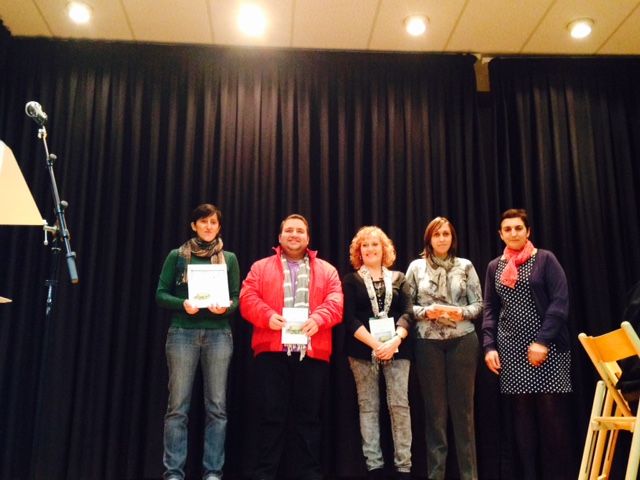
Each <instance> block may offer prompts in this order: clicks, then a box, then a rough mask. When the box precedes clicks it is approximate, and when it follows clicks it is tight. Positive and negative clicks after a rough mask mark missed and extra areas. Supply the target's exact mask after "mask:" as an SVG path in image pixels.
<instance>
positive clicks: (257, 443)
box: [252, 353, 329, 480]
mask: <svg viewBox="0 0 640 480" xmlns="http://www.w3.org/2000/svg"><path fill="white" fill-rule="evenodd" d="M328 372H329V364H328V363H327V362H323V361H321V360H314V359H312V358H309V357H305V358H304V359H303V360H302V361H300V356H299V354H292V355H291V356H287V354H286V353H261V354H259V355H258V356H257V357H256V358H255V376H256V388H257V392H256V394H257V395H256V401H257V402H258V425H257V429H256V436H255V439H254V450H253V455H254V462H253V471H252V478H254V479H256V480H257V479H268V480H272V479H275V478H276V475H277V473H278V467H279V464H280V461H281V459H283V460H285V459H286V461H287V462H290V464H291V465H290V467H291V469H290V470H291V471H292V472H293V477H294V478H296V479H300V480H319V479H321V478H322V473H321V468H320V450H321V437H322V426H321V423H320V409H321V402H322V397H323V390H324V386H325V383H326V379H327V376H328ZM287 427H289V430H288V428H287ZM285 447H286V452H285ZM283 453H284V455H283Z"/></svg>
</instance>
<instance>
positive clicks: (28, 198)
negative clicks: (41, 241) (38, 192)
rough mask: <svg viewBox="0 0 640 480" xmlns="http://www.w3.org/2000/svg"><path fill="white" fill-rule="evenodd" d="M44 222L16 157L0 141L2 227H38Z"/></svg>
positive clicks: (0, 210)
mask: <svg viewBox="0 0 640 480" xmlns="http://www.w3.org/2000/svg"><path fill="white" fill-rule="evenodd" d="M43 224H44V221H43V219H42V215H41V214H40V210H38V206H37V205H36V202H35V200H34V199H33V195H31V190H29V187H28V186H27V182H26V181H25V179H24V177H23V176H22V172H21V171H20V167H19V166H18V162H16V157H14V156H13V152H12V151H11V149H10V148H9V147H8V146H7V145H6V144H5V143H4V142H3V141H2V140H0V225H38V226H40V227H41V226H42V225H43Z"/></svg>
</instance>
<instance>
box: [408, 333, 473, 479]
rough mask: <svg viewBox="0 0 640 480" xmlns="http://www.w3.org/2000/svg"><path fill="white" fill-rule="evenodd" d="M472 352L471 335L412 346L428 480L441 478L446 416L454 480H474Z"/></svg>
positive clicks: (443, 474) (444, 461)
mask: <svg viewBox="0 0 640 480" xmlns="http://www.w3.org/2000/svg"><path fill="white" fill-rule="evenodd" d="M478 352H479V342H478V337H477V335H476V333H475V332H471V333H468V334H467V335H464V336H462V337H459V338H452V339H448V340H423V339H418V340H416V343H415V356H416V360H415V366H416V372H417V374H418V381H419V384H420V392H421V394H422V398H423V400H424V410H425V423H426V425H425V437H426V443H427V476H428V478H429V479H434V480H438V479H443V478H445V467H446V464H447V453H448V442H447V418H448V415H451V424H452V426H453V434H454V436H455V446H456V454H457V455H456V456H457V457H458V468H459V471H460V478H461V479H464V480H471V479H477V478H478V467H477V463H476V439H475V428H474V413H473V412H474V409H473V395H474V391H475V382H476V369H477V365H478Z"/></svg>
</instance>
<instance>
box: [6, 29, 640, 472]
mask: <svg viewBox="0 0 640 480" xmlns="http://www.w3.org/2000/svg"><path fill="white" fill-rule="evenodd" d="M3 59H4V63H3V64H4V65H6V67H7V68H5V72H4V74H3V76H2V78H0V138H1V139H2V140H4V141H5V142H6V143H7V144H8V145H9V146H10V147H11V148H12V149H13V151H14V153H15V155H16V158H17V160H18V162H19V164H20V167H21V169H22V171H23V174H24V175H25V177H26V179H27V182H28V184H29V186H30V187H31V189H32V191H33V193H34V197H35V198H36V201H37V203H38V205H39V207H40V209H41V211H42V213H43V214H44V215H46V216H47V218H48V219H49V221H51V220H52V217H53V216H52V202H51V193H50V188H49V184H48V178H47V172H46V170H45V168H44V166H45V165H44V154H43V151H42V147H41V145H40V142H39V140H38V139H37V138H36V133H37V127H36V125H35V124H33V123H32V122H31V120H30V119H28V118H26V117H25V115H24V105H25V103H26V102H27V101H30V100H37V101H39V102H40V103H41V104H42V106H43V107H44V109H45V110H46V112H47V113H48V115H49V119H50V123H49V125H48V126H47V129H48V133H49V138H48V140H49V147H50V150H51V152H53V153H55V154H56V155H57V156H58V160H57V161H56V164H55V171H56V175H57V178H58V185H59V189H60V192H61V195H62V198H63V199H64V200H66V201H68V202H69V207H68V209H67V220H68V223H69V229H70V231H71V234H72V238H71V244H72V247H73V248H74V250H75V251H76V252H77V255H78V269H79V276H80V283H79V285H77V286H71V285H70V284H69V282H68V274H67V272H66V270H65V268H66V265H65V264H64V263H62V264H61V265H60V275H59V277H60V283H59V286H58V295H57V298H56V304H55V310H54V315H53V316H52V317H51V318H45V315H44V300H45V293H46V290H45V288H44V281H45V279H47V278H49V277H50V263H51V254H50V251H49V249H48V248H46V247H44V246H43V245H42V233H41V231H39V230H38V229H34V228H24V227H6V226H3V227H1V228H0V247H1V248H0V265H2V266H3V274H2V275H0V295H3V296H7V297H11V298H13V300H14V302H13V303H12V304H9V305H1V306H0V411H3V412H5V415H2V416H0V471H2V472H7V473H8V476H9V478H17V479H32V478H34V479H39V478H48V479H78V478H85V479H92V480H94V479H95V480H100V479H105V480H107V479H109V480H110V479H114V478H131V479H133V478H159V477H160V475H161V472H162V466H161V454H162V421H163V416H164V410H165V408H166V399H167V388H166V384H167V378H166V376H167V375H166V362H165V357H164V341H165V336H166V330H167V320H166V315H165V314H164V312H162V311H161V310H160V309H159V308H158V307H157V306H156V305H155V302H154V294H155V287H156V282H157V278H158V274H159V271H160V268H161V266H162V262H163V260H164V258H165V256H166V254H167V253H168V251H169V250H170V249H171V248H175V247H177V246H178V245H180V244H181V243H182V242H183V241H184V240H185V239H186V238H188V236H190V229H189V225H188V213H189V212H190V210H191V209H192V208H193V207H194V206H195V205H197V204H198V203H201V202H205V201H207V202H213V203H216V204H217V205H218V206H220V207H221V209H222V212H223V217H224V218H223V226H222V232H221V234H222V236H223V238H224V241H225V246H226V248H228V249H229V250H230V251H233V252H235V253H236V254H237V256H238V259H239V261H240V266H241V273H242V275H245V274H246V273H247V271H248V269H249V267H250V265H251V263H252V262H253V261H255V260H257V259H258V258H261V257H264V256H266V255H269V254H270V249H271V247H272V246H273V245H275V244H276V243H277V233H278V232H277V229H278V226H279V222H280V220H281V219H282V218H283V217H284V216H285V215H287V214H289V213H292V212H299V213H302V214H304V215H306V216H308V218H309V219H310V222H311V246H312V248H317V249H318V250H319V252H320V256H321V257H322V258H325V259H327V260H329V261H330V262H331V263H333V264H334V265H336V267H338V269H339V270H340V272H341V273H343V274H344V273H346V272H348V271H349V270H350V267H349V264H348V245H349V242H350V240H351V238H352V236H353V235H354V234H355V232H356V230H357V229H358V228H359V227H360V226H362V225H365V224H377V225H379V226H381V227H382V228H383V229H384V230H385V231H386V232H387V233H388V234H389V236H390V237H391V238H392V239H393V240H394V243H395V245H396V249H397V251H398V259H397V264H396V268H397V269H399V270H403V271H404V270H405V269H406V267H407V265H408V263H409V262H410V260H412V259H413V258H415V257H417V255H418V252H420V251H421V250H422V245H421V243H422V236H423V231H424V228H425V226H426V223H427V221H428V220H429V219H431V218H432V217H434V216H436V215H445V216H448V217H449V218H451V219H452V221H453V222H454V224H455V226H456V229H457V231H458V236H459V246H458V251H459V253H460V255H461V256H463V257H466V258H470V259H471V260H472V261H473V262H474V264H475V266H476V269H477V270H478V273H479V274H480V276H481V278H484V276H483V274H484V270H485V267H486V264H487V262H488V261H489V260H490V259H491V258H493V257H494V256H496V255H497V254H498V252H500V251H501V245H500V243H499V238H498V236H497V234H496V230H497V218H498V216H499V213H500V212H501V211H502V210H504V209H506V208H508V207H511V206H522V207H526V208H528V209H529V210H530V214H531V218H532V227H533V240H534V242H535V243H536V244H537V245H538V246H540V247H541V248H549V249H551V250H553V251H554V252H555V253H556V254H557V255H558V257H559V259H560V261H561V262H562V263H563V265H564V266H565V268H566V270H567V273H568V276H569V280H570V288H571V293H572V314H571V319H570V321H571V325H572V330H573V333H575V334H577V332H578V331H581V330H586V331H589V332H590V333H597V332H598V331H604V330H607V329H610V328H611V327H613V326H614V325H615V324H616V323H619V322H618V319H617V317H616V315H617V314H619V312H621V311H622V302H623V297H624V290H625V288H627V287H628V286H630V285H631V284H632V283H633V282H634V280H636V279H637V277H638V276H640V256H639V255H640V253H639V252H638V250H637V249H636V248H633V247H634V246H635V244H637V239H638V238H640V232H639V231H638V229H639V228H640V227H639V226H638V222H637V219H638V218H639V215H638V207H639V203H640V196H639V194H638V192H637V189H636V188H634V186H635V185H638V183H639V181H640V163H639V162H638V161H637V159H638V153H639V151H640V143H639V142H640V118H638V116H639V115H640V113H638V112H640V104H639V103H640V88H639V87H638V85H640V82H638V80H640V78H639V77H640V69H639V67H638V61H637V60H636V59H617V60H611V61H609V60H599V59H598V60H597V59H557V60H544V59H528V60H514V59H496V60H494V61H492V62H491V82H492V87H493V92H492V94H491V95H488V96H487V95H485V96H482V97H479V96H478V94H476V92H475V80H474V72H473V62H474V60H475V59H474V57H472V56H467V55H426V54H384V53H356V52H319V51H293V50H268V49H259V50H256V49H240V48H234V49H231V48H211V47H199V46H167V45H141V44H126V43H113V42H82V41H48V40H42V39H18V38H11V39H9V40H5V39H1V38H0V62H2V61H3ZM633 239H635V240H633ZM634 242H635V243H634ZM250 334H251V332H250V328H249V326H248V324H247V323H246V322H244V321H243V320H242V319H240V318H238V319H237V322H236V324H235V325H234V345H235V350H234V361H233V364H232V367H231V372H230V392H229V430H228V442H227V443H228V444H227V465H226V473H227V476H228V477H229V478H234V477H235V478H237V477H238V476H239V475H240V474H241V473H242V468H243V464H244V461H245V459H246V455H245V454H246V449H247V447H248V441H249V439H250V437H251V430H250V425H251V415H252V411H253V405H254V404H253V402H254V401H255V398H254V395H253V390H252V382H251V375H252V368H251V349H250V343H249V342H250ZM343 336H344V331H343V330H342V329H341V328H340V327H339V328H337V329H336V331H335V335H334V338H335V346H334V351H335V355H334V358H333V364H332V375H331V382H330V388H329V389H328V391H327V397H326V402H325V403H326V408H325V411H324V416H325V420H326V421H325V422H324V428H325V437H324V438H325V443H324V446H323V461H324V464H325V470H326V472H327V474H328V478H340V477H348V476H357V475H362V474H364V463H363V459H362V457H361V455H362V454H361V451H360V437H359V431H358V424H357V404H356V396H355V389H354V385H353V379H352V377H351V373H350V371H349V368H348V365H347V363H346V358H345V356H344V352H343V349H342V344H343ZM574 358H575V359H576V362H575V370H576V372H575V374H576V379H577V382H576V385H577V390H578V393H579V394H581V392H582V389H583V387H582V384H583V382H584V383H585V385H586V387H584V388H585V389H586V391H587V392H588V393H586V394H585V395H584V396H585V397H587V398H590V397H591V391H592V382H591V379H592V376H591V374H590V372H591V370H590V366H589V365H587V364H586V363H585V362H583V359H582V356H581V352H579V350H578V349H577V348H576V353H575V355H574ZM585 372H586V373H585ZM583 377H585V378H584V380H583ZM477 392H478V395H477V417H478V428H477V430H478V438H479V441H478V452H479V467H480V474H481V476H483V478H499V477H502V478H508V477H509V476H510V474H511V470H512V466H511V465H510V463H509V458H510V452H509V451H508V449H507V442H505V438H508V432H507V430H508V429H506V427H508V426H505V425H504V417H503V415H502V413H501V411H500V408H499V397H498V395H497V393H496V385H495V379H494V378H492V377H491V375H490V374H488V373H487V372H486V370H485V369H484V368H481V369H480V372H479V375H478V384H477ZM201 397H202V392H201V390H198V389H196V391H194V397H193V398H194V405H193V407H192V416H191V421H190V430H191V431H190V444H189V445H190V456H189V460H188V471H189V472H190V475H191V476H193V478H197V476H198V475H199V464H200V453H201V446H200V444H201V438H202V423H203V418H202V416H203V414H202V406H201V405H200V402H201V401H200V400H199V399H201ZM410 401H411V405H412V415H413V418H414V420H413V423H414V427H415V429H414V447H413V453H414V461H413V463H414V472H416V473H417V474H418V475H420V474H421V473H422V472H424V471H425V463H424V462H425V451H424V439H423V432H422V415H423V413H422V411H421V409H422V406H421V401H420V398H419V394H418V391H417V389H416V388H415V384H414V383H412V387H411V392H410ZM586 402H588V400H586V401H585V400H584V399H583V398H581V397H579V396H578V395H576V399H575V403H576V412H577V413H576V416H577V419H576V422H577V425H578V427H577V432H578V434H577V435H576V438H578V439H581V438H582V437H581V435H582V433H581V432H582V430H580V428H582V424H581V423H579V422H581V421H582V420H584V418H586V416H585V417H584V418H580V416H581V415H582V413H581V412H583V411H585V410H586V408H587V407H586V405H585V403H586ZM384 435H385V438H386V439H387V440H386V443H385V445H386V446H387V452H386V453H387V455H389V453H390V452H389V449H388V447H389V444H388V441H389V439H390V437H389V432H388V429H386V430H385V433H384ZM577 444H578V445H579V444H580V441H578V442H577ZM449 468H450V469H452V470H450V471H452V472H454V473H455V468H456V467H455V461H454V459H450V461H449Z"/></svg>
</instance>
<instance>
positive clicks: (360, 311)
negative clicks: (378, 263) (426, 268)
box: [342, 271, 414, 360]
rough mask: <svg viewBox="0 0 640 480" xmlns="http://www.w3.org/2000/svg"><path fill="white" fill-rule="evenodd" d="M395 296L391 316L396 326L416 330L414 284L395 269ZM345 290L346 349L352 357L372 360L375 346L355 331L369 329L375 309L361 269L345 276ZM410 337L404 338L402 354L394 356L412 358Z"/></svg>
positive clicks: (390, 311) (393, 280)
mask: <svg viewBox="0 0 640 480" xmlns="http://www.w3.org/2000/svg"><path fill="white" fill-rule="evenodd" d="M392 274H393V276H392V287H393V296H392V297H391V306H390V307H389V312H388V315H389V316H390V317H393V319H394V321H395V323H396V327H404V328H405V329H406V330H407V332H408V333H409V335H411V333H412V331H413V324H414V319H413V304H412V302H411V291H410V287H409V285H408V283H407V281H406V280H405V277H404V274H403V273H401V272H397V271H393V272H392ZM342 289H343V291H344V320H343V321H344V325H345V327H346V331H347V338H346V342H345V350H346V353H347V355H349V356H350V357H355V358H360V359H363V360H370V359H371V348H369V346H368V345H365V344H364V343H362V342H361V341H360V340H358V339H357V338H355V337H354V336H353V334H354V333H355V332H356V330H358V328H360V327H361V326H364V327H365V328H366V329H367V330H369V319H370V318H371V317H373V309H372V308H371V302H370V300H369V294H368V293H367V287H366V286H365V284H364V280H363V279H362V277H361V276H360V275H358V273H357V272H353V273H349V274H348V275H346V276H345V277H344V278H343V279H342ZM411 344H412V341H411V339H410V338H409V337H407V338H405V339H404V340H402V342H401V343H400V347H399V348H398V353H397V354H396V355H395V357H394V358H405V359H411V356H412V353H413V348H412V345H411Z"/></svg>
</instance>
